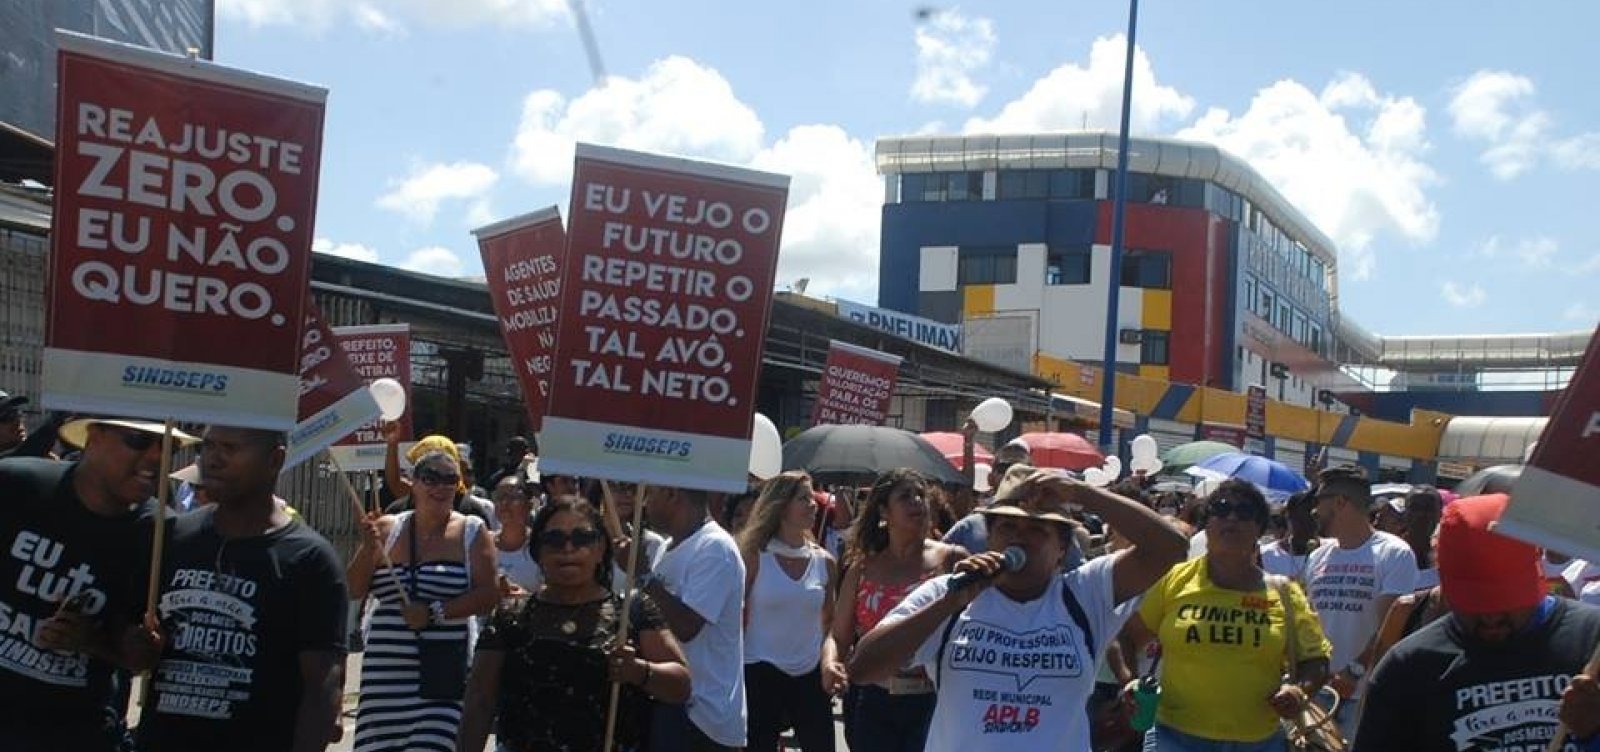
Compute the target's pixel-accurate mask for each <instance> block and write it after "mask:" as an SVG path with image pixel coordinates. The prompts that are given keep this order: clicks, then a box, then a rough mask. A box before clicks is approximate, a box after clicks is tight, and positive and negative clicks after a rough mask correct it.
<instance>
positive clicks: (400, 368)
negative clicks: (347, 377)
mask: <svg viewBox="0 0 1600 752" xmlns="http://www.w3.org/2000/svg"><path fill="white" fill-rule="evenodd" d="M332 332H333V339H334V341H335V342H337V343H338V344H339V348H340V349H342V350H343V351H344V354H345V357H346V358H348V359H349V361H350V366H351V368H354V369H355V372H356V374H357V375H359V376H360V377H361V378H362V379H364V380H365V381H366V383H368V384H371V383H372V382H373V381H374V380H376V379H394V380H395V381H398V382H400V385H401V386H403V387H405V390H406V411H405V413H404V414H403V415H401V416H400V420H399V421H398V422H399V424H400V435H401V436H402V437H405V439H406V440H409V439H410V438H411V325H409V324H377V325H373V326H336V327H334V328H333V329H332ZM386 449H387V447H386V445H385V443H384V440H383V433H382V432H381V431H380V429H379V425H378V421H376V420H374V421H369V422H367V423H364V424H362V425H361V426H360V427H358V428H356V429H355V430H354V431H353V432H351V433H350V434H349V435H348V436H345V437H344V438H342V439H340V440H339V441H338V442H336V443H335V444H334V445H333V446H332V447H330V448H329V451H330V452H331V453H332V455H333V459H334V461H335V462H337V463H339V467H340V468H342V469H344V470H382V469H383V457H384V452H385V450H386Z"/></svg>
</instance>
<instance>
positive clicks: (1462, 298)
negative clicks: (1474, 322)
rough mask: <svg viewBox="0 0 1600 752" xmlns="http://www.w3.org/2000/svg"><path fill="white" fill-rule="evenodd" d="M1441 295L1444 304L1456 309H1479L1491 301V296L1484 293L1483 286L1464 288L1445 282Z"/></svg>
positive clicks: (1440, 289)
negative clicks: (1485, 302) (1487, 301)
mask: <svg viewBox="0 0 1600 752" xmlns="http://www.w3.org/2000/svg"><path fill="white" fill-rule="evenodd" d="M1439 295H1440V296H1441V297H1443V298H1444V302H1446V303H1449V304H1450V305H1452V306H1455V307H1456V308H1477V307H1478V306H1481V305H1483V303H1484V301H1486V300H1488V299H1489V294H1488V293H1486V292H1484V291H1483V287H1482V286H1481V285H1476V284H1474V285H1468V286H1466V287H1462V286H1461V285H1458V284H1456V283H1455V282H1445V283H1444V284H1443V285H1442V286H1440V288H1439Z"/></svg>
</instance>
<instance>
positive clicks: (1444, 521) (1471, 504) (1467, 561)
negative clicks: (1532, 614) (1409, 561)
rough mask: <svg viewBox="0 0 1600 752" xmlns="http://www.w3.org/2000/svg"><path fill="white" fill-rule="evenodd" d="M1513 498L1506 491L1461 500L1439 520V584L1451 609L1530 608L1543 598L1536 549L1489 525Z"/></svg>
mask: <svg viewBox="0 0 1600 752" xmlns="http://www.w3.org/2000/svg"><path fill="white" fill-rule="evenodd" d="M1510 500H1511V497H1510V496H1507V495H1505V494H1490V495H1487V496H1473V497H1470V498H1466V499H1461V500H1459V501H1457V502H1456V503H1454V504H1451V505H1450V506H1448V507H1445V510H1444V515H1443V517H1442V518H1441V519H1440V521H1439V547H1438V553H1437V557H1438V561H1439V585H1440V587H1442V588H1443V590H1444V597H1445V600H1446V601H1447V602H1449V604H1450V608H1451V609H1453V610H1455V611H1458V612H1460V613H1464V614H1495V613H1504V612H1507V611H1518V610H1521V609H1526V608H1533V607H1534V606H1537V605H1538V604H1539V601H1540V600H1541V599H1542V598H1544V593H1545V591H1544V572H1543V568H1542V567H1541V566H1540V564H1539V560H1540V556H1539V549H1538V548H1536V547H1534V546H1532V545H1530V544H1527V543H1523V542H1522V541H1519V540H1516V539H1515V538H1508V537H1506V536H1504V535H1500V534H1499V533H1496V532H1494V531H1493V530H1492V529H1491V528H1492V526H1493V525H1494V523H1495V522H1496V521H1497V520H1499V519H1500V515H1502V514H1504V513H1505V510H1506V504H1507V503H1508V502H1509V501H1510Z"/></svg>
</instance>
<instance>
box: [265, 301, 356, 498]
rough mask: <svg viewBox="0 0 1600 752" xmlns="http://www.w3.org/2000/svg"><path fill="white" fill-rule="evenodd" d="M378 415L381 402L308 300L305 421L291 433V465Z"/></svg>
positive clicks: (303, 384) (303, 359) (287, 461)
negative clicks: (351, 363)
mask: <svg viewBox="0 0 1600 752" xmlns="http://www.w3.org/2000/svg"><path fill="white" fill-rule="evenodd" d="M376 417H378V401H377V400H375V399H373V398H372V392H369V391H367V381H366V380H365V379H363V378H361V375H360V374H358V373H356V369H355V367H354V366H352V365H350V358H349V356H347V355H345V352H344V348H343V347H340V346H339V343H338V342H337V341H336V340H335V339H334V336H333V330H331V329H329V328H328V321H327V319H325V318H323V315H322V309H321V308H319V307H318V306H317V304H316V301H314V300H307V301H306V315H305V332H304V334H303V339H302V340H301V342H300V422H299V423H298V424H296V425H295V427H294V430H293V431H290V432H289V456H288V457H287V458H286V459H285V460H284V461H283V469H284V470H288V469H289V468H292V467H294V466H295V465H298V464H300V463H301V462H304V461H305V460H306V459H307V458H309V457H311V456H312V455H315V454H316V453H317V452H320V451H322V450H324V449H327V448H328V447H329V446H331V445H332V444H333V442H335V441H338V440H340V439H342V438H344V437H346V436H348V435H350V434H351V433H352V432H354V431H355V430H356V429H358V428H360V427H361V426H363V425H366V424H368V423H370V422H371V421H372V419H373V418H376Z"/></svg>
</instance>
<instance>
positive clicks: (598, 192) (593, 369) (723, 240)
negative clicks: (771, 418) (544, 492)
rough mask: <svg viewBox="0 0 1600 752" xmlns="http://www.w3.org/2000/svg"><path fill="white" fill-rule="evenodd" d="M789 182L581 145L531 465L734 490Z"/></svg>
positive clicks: (739, 484) (741, 472) (745, 451)
mask: <svg viewBox="0 0 1600 752" xmlns="http://www.w3.org/2000/svg"><path fill="white" fill-rule="evenodd" d="M788 184H789V179H788V178H787V177H782V176H778V175H770V174H767V173H761V172H755V171H752V170H744V169H738V168H733V167H724V166H720V165H712V164H706V163H701V162H690V161H687V160H681V159H673V158H668V157H660V156H654V155H649V154H639V153H635V152H626V151H620V150H615V149H607V148H602V147H595V146H589V145H583V144H580V145H579V146H578V151H577V160H576V167H575V169H574V172H573V181H572V204H571V206H572V221H571V226H570V229H569V230H568V241H567V255H566V264H565V267H566V268H565V269H564V271H563V272H562V280H561V290H562V295H561V316H560V322H559V324H558V325H557V326H558V330H559V334H558V336H557V338H556V358H555V362H556V364H557V365H556V369H555V372H554V375H553V377H552V378H551V382H550V409H549V413H548V414H547V415H546V416H545V421H544V431H543V432H542V433H541V434H540V440H539V445H540V448H541V450H542V451H543V455H542V456H541V457H540V461H539V469H540V471H541V472H555V473H561V474H569V475H582V476H590V477H599V478H611V479H615V480H626V481H641V482H646V483H651V484H654V485H665V486H677V487H684V488H703V489H710V490H717V491H740V490H743V489H744V488H746V477H747V471H748V468H749V459H750V436H751V421H752V419H753V418H752V416H753V414H754V412H755V397H756V382H757V380H758V379H759V378H760V375H761V356H762V346H763V342H764V340H765V338H766V328H767V317H768V316H769V315H770V313H771V298H772V281H773V276H774V274H775V273H776V269H777V263H778V239H779V234H780V230H781V227H782V224H783V210H784V205H785V202H786V201H787V198H788Z"/></svg>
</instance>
